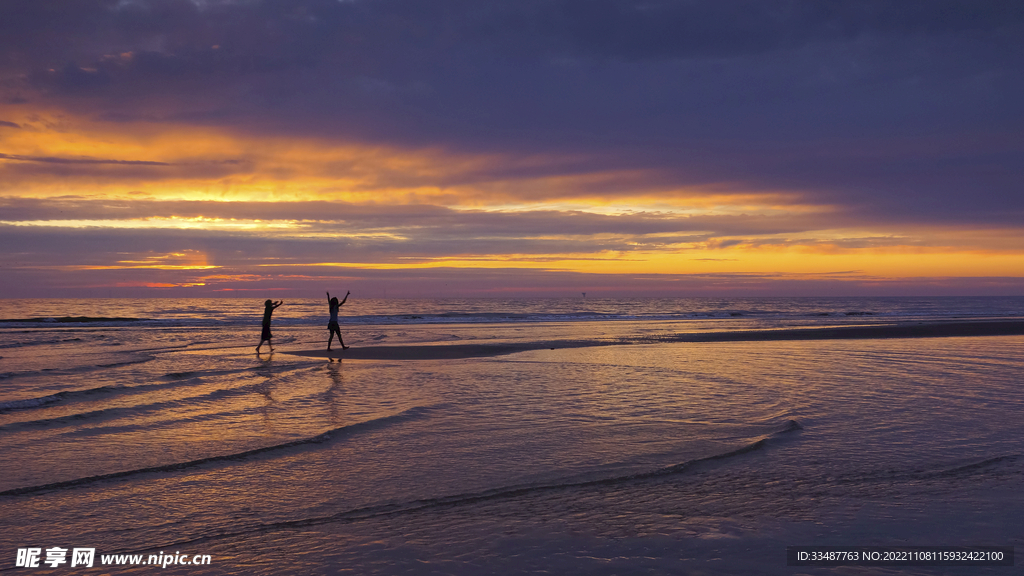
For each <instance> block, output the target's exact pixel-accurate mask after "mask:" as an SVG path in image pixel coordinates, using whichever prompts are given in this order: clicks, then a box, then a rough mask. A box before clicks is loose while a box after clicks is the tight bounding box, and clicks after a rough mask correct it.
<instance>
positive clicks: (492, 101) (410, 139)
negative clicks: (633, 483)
mask: <svg viewBox="0 0 1024 576" xmlns="http://www.w3.org/2000/svg"><path fill="white" fill-rule="evenodd" d="M0 56H2V57H0V71H2V73H3V75H4V77H3V78H0V91H2V92H3V94H0V96H4V97H5V98H7V99H8V100H10V99H11V98H14V97H19V98H20V97H21V95H24V96H25V97H26V98H27V99H28V100H30V101H37V100H38V101H42V102H48V103H58V104H59V105H61V106H64V107H66V108H67V109H68V110H71V111H74V112H78V113H86V114H89V115H91V116H92V117H94V118H97V119H105V120H118V121H124V122H129V121H134V120H145V121H148V122H165V123H175V122H187V123H198V124H208V125H214V126H226V127H231V128H233V129H235V130H242V131H251V132H252V133H254V134H262V133H276V134H285V135H288V134H291V135H296V136H317V137H326V138H338V139H339V140H343V141H349V142H351V141H355V142H366V143H373V144H386V145H394V146H409V147H421V146H429V147H434V148H439V149H445V150H451V151H456V152H462V153H468V152H477V151H482V152H496V153H507V154H512V155H515V154H539V155H543V154H563V155H571V154H574V155H577V156H578V157H579V158H581V160H579V161H578V162H577V164H576V166H575V167H574V168H570V167H568V166H562V168H564V169H566V170H567V172H564V173H568V174H572V175H580V174H587V173H588V172H595V171H598V170H601V169H619V170H630V169H638V170H646V171H650V172H652V173H656V174H658V176H657V177H658V178H659V179H660V180H661V181H660V182H659V184H664V185H668V186H671V185H676V186H687V185H712V184H714V185H728V186H732V187H734V188H736V189H745V190H752V191H758V190H787V191H794V192H799V193H801V194H803V195H804V196H806V197H807V198H809V201H810V202H812V203H813V202H817V203H824V204H833V205H839V206H843V207H844V210H843V212H844V213H847V214H853V213H856V214H859V215H861V216H862V217H863V218H864V219H866V220H873V219H879V218H881V219H888V218H894V217H895V216H894V215H896V214H899V215H901V216H904V217H908V218H915V219H920V220H925V221H933V222H947V221H971V222H975V223H981V222H996V221H1001V222H1004V223H1009V222H1012V221H1013V220H1014V219H1019V218H1020V217H1021V216H1024V194H1021V193H1020V191H1021V185H1022V182H1024V145H1022V143H1021V142H1022V141H1021V139H1020V138H1019V135H1020V134H1021V132H1022V130H1024V121H1022V120H1024V114H1022V113H1021V110H1020V106H1019V102H1020V99H1021V96H1022V95H1024V4H1022V3H1020V2H1017V1H990V2H967V1H953V0H915V1H901V2H889V1H862V2H838V1H822V0H805V1H797V0H786V1H783V0H776V1H772V0H763V1H762V0H757V1H754V0H750V1H731V2H729V1H714V2H712V1H706V2H699V1H676V2H657V1H655V2H637V1H610V0H561V1H557V0H556V1H551V0H543V1H542V0H532V1H531V0H521V1H490V2H487V1H472V2H471V1H468V0H466V1H462V0H442V1H433V2H422V1H419V0H380V1H371V0H355V1H348V2H338V1H336V0H322V1H320V0H316V1H314V0H309V1H290V0H289V1H285V0H280V1H253V2H216V1H210V2H190V1H186V0H167V1H160V2H156V1H145V0H138V1H120V0H117V1H115V0H88V1H86V0H80V1H73V2H66V3H64V2H62V3H60V4H59V7H58V4H55V3H50V2H38V1H32V0H16V1H12V2H5V3H3V4H2V6H0ZM499 170H500V169H497V170H496V171H495V172H498V171H499ZM496 176H497V174H490V175H488V174H483V175H479V179H480V180H482V181H486V180H487V179H488V178H489V177H490V178H493V177H496ZM396 178H397V176H396ZM467 179H468V176H467ZM456 183H457V181H456ZM437 184H438V185H442V186H443V185H451V184H452V182H450V181H440V182H437Z"/></svg>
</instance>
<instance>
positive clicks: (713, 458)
mask: <svg viewBox="0 0 1024 576" xmlns="http://www.w3.org/2000/svg"><path fill="white" fill-rule="evenodd" d="M802 429H803V426H801V425H800V423H799V422H797V421H796V420H787V421H785V422H783V423H781V425H779V426H777V429H776V430H774V431H772V432H769V433H768V434H765V435H763V436H761V437H760V438H758V439H756V440H753V441H752V442H750V443H748V444H744V445H742V446H740V447H738V448H735V449H733V450H728V451H725V452H721V453H719V454H712V455H710V456H705V457H703V458H696V459H693V460H688V461H686V462H682V463H679V464H675V465H671V466H666V467H663V468H658V469H655V470H650V471H647V472H641V473H636V474H627V475H621V476H612V477H607V478H599V479H593V480H584V481H565V482H556V483H552V484H535V485H526V486H510V487H504V488H495V489H491V490H484V491H481V492H472V493H465V494H457V495H452V496H441V497H437V498H424V499H419V500H411V501H406V502H395V503H388V504H378V505H371V506H366V507H362V508H356V509H351V510H345V511H342V512H337V513H335V514H330V515H326V516H316V517H311V518H301V519H297V520H284V521H279V522H270V523H265V524H258V525H255V526H251V527H248V528H245V529H242V530H233V531H229V532H220V533H216V534H206V535H203V536H198V537H195V538H191V539H188V540H182V541H179V542H173V543H171V544H169V545H166V546H172V547H173V546H183V545H186V544H194V543H197V542H205V541H210V540H215V539H218V538H230V537H236V536H244V535H248V534H260V533H265V532H269V531H273V530H288V529H296V528H305V527H309V526H318V525H323V524H332V523H346V522H359V521H363V520H371V519H374V518H379V517H386V516H395V515H401V514H410V513H416V512H420V511H423V510H430V509H434V508H448V507H456V506H465V505H472V504H477V503H481V502H487V501H492V500H502V499H510V498H520V497H524V496H532V495H537V494H543V493H546V492H556V491H563V490H573V489H586V488H592V487H602V486H613V485H617V484H628V483H635V482H643V481H648V480H651V479H656V478H662V477H667V476H671V475H676V474H682V473H686V472H690V471H693V470H696V469H699V468H700V467H701V466H702V465H707V464H709V463H712V462H717V461H721V460H727V459H730V458H735V457H738V456H742V455H744V454H748V453H750V452H754V451H757V450H760V449H762V448H764V447H765V446H766V444H767V443H768V442H770V441H771V440H772V439H773V438H776V437H780V436H783V435H786V434H789V433H792V432H796V431H798V430H802ZM4 494H6V493H0V496H2V495H4Z"/></svg>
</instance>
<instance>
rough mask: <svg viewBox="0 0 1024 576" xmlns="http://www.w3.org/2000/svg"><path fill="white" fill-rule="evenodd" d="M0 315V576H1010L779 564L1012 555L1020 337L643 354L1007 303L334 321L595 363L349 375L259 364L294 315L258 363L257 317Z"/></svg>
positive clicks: (421, 339)
mask: <svg viewBox="0 0 1024 576" xmlns="http://www.w3.org/2000/svg"><path fill="white" fill-rule="evenodd" d="M3 305H4V308H3V310H4V313H3V317H5V318H6V319H7V320H20V321H18V322H3V323H0V337H2V338H3V340H2V342H0V570H32V569H28V568H19V567H17V565H18V563H19V557H18V552H19V550H22V551H24V550H26V549H31V548H39V549H40V550H41V554H40V566H41V567H40V568H37V569H35V570H38V571H40V572H46V571H51V572H52V573H74V572H76V571H79V570H85V569H83V568H81V567H75V568H72V567H71V566H70V563H71V562H70V560H71V550H73V549H74V548H94V549H95V550H96V553H95V554H96V555H95V559H94V566H95V567H100V566H101V563H102V558H101V557H106V558H107V560H109V561H110V562H111V563H108V564H106V565H104V566H103V569H104V570H106V572H109V573H117V574H121V573H126V574H131V573H149V572H152V571H153V566H150V565H144V564H145V562H147V561H148V560H149V557H150V556H151V555H152V556H154V557H155V558H156V559H157V560H159V561H160V562H162V563H166V562H167V558H168V557H170V558H173V559H175V560H180V559H182V558H187V559H188V561H191V560H192V559H193V558H200V559H202V558H203V557H206V556H208V557H209V559H208V561H209V564H202V565H199V566H193V565H188V566H182V565H178V564H172V565H170V566H168V567H167V568H166V569H164V570H162V571H165V572H167V573H180V574H186V573H187V574H254V573H255V574H300V573H314V574H339V573H351V574H666V573H673V574H771V575H774V574H826V573H829V574H831V573H839V574H1012V573H1014V570H1015V569H1016V568H1014V567H988V568H978V567H969V568H963V567H914V566H906V567H899V566H897V567H871V568H866V567H856V566H847V567H841V568H814V567H790V566H786V547H787V546H798V545H803V546H806V545H831V546H868V545H878V546H895V545H919V546H951V545H990V546H1017V547H1018V550H1024V548H1021V544H1022V539H1024V528H1022V524H1021V521H1020V518H1021V517H1022V514H1024V476H1022V473H1024V440H1022V438H1024V391H1022V389H1021V382H1022V380H1024V378H1022V376H1024V337H1020V336H1000V337H970V338H919V339H878V340H817V341H804V342H789V341H773V340H771V339H770V338H766V339H765V340H763V341H750V342H722V343H699V344H698V343H682V342H677V343H665V342H660V341H659V340H658V338H659V337H662V336H665V335H671V334H678V333H685V332H704V331H728V330H765V331H766V332H770V331H771V330H773V329H776V328H785V327H790V326H802V327H807V326H818V325H828V326H835V325H848V324H864V323H885V322H906V321H935V320H953V319H977V318H1018V319H1019V318H1021V317H1024V298H1002V299H996V298H976V299H954V298H946V299H746V300H741V299H733V300H728V299H722V300H712V299H677V300H672V299H662V300H647V299H636V300H610V299H609V300H598V299H587V300H584V299H582V298H581V299H572V300H421V301H415V300H403V301H385V300H381V301H363V302H361V301H359V300H358V299H352V300H350V301H349V302H348V303H347V304H346V305H345V307H343V309H342V316H343V322H342V324H343V325H342V333H343V336H344V338H345V343H346V344H348V345H351V346H356V347H370V346H380V345H383V344H387V345H389V346H396V345H397V346H425V345H426V346H445V345H447V344H449V343H453V342H458V343H465V342H520V343H521V342H532V341H544V342H549V341H550V342H557V341H560V340H565V341H570V340H593V341H601V342H603V343H605V344H617V345H604V346H593V347H580V348H558V347H556V349H553V350H552V349H548V348H543V349H537V350H529V351H523V352H518V353H514V354H507V355H501V356H492V357H480V358H464V359H454V360H452V359H447V360H431V359H425V360H375V361H368V360H351V359H349V360H346V359H344V356H343V355H341V356H342V357H341V359H340V360H329V359H324V358H308V357H302V356H295V355H290V354H288V352H289V351H296V350H305V349H310V348H319V347H325V346H326V339H327V329H326V321H327V305H326V302H322V301H320V300H302V301H287V302H286V304H285V306H283V307H281V308H279V309H278V310H277V311H276V312H275V313H274V323H273V331H274V339H273V344H274V347H275V352H274V353H273V354H268V353H267V351H268V348H267V346H266V345H264V353H263V354H261V355H256V354H255V350H254V348H255V345H256V344H257V343H258V340H259V331H260V326H259V323H260V318H261V316H262V302H261V301H249V300H229V299H223V300H170V299H167V300H157V299H154V300H84V301H75V302H74V303H73V305H74V307H73V308H68V302H67V301H49V300H22V301H12V300H8V301H4V302H3ZM68 317H72V318H68ZM74 317H78V318H74ZM115 318H116V320H115ZM335 346H337V344H335ZM53 548H61V549H66V550H68V553H67V554H68V556H67V562H66V563H65V564H62V565H58V567H57V568H53V569H52V570H51V569H50V568H49V567H48V565H46V564H45V560H46V557H47V552H46V550H48V549H53ZM23 553H24V552H23ZM135 555H138V556H139V559H140V562H141V563H142V565H140V564H134V565H133V564H132V562H131V561H132V560H133V556H135ZM118 560H120V561H122V563H121V564H120V565H118V564H117V561H118ZM93 570H96V568H93Z"/></svg>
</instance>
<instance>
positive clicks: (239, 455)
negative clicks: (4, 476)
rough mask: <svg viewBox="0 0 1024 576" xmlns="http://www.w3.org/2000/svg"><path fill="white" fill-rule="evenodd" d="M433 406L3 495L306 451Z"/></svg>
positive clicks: (77, 485)
mask: <svg viewBox="0 0 1024 576" xmlns="http://www.w3.org/2000/svg"><path fill="white" fill-rule="evenodd" d="M432 408H434V407H431V406H415V407H413V408H409V409H406V410H403V411H401V412H398V413H395V414H391V415H388V416H382V417H380V418H375V419H372V420H366V421H363V422H357V423H355V424H348V425H346V426H341V427H339V428H334V429H331V430H328V431H326V432H323V433H321V434H318V435H316V436H312V437H309V438H300V439H298V440H292V441H290V442H284V443H281V444H274V445H272V446H264V447H261V448H254V449H252V450H245V451H243V452H236V453H233V454H223V455H219V456H209V457H207V458H200V459H198V460H190V461H188V462H176V463H174V464H165V465H161V466H150V467H147V468H137V469H135V470H124V471H121V472H111V473H109V474H99V475H96V476H87V477H84V478H75V479H73V480H64V481H61V482H52V483H50V484H40V485H37V486H25V487H22V488H12V489H10V490H4V491H3V492H0V496H20V495H24V494H34V493H37V492H47V491H51V490H63V489H70V488H78V487H81V486H86V485H89V484H93V483H96V482H103V481H108V480H121V479H125V478H130V477H134V476H139V475H143V474H153V473H161V472H178V471H181V470H187V469H190V468H196V467H199V466H203V465H206V464H218V463H230V462H239V461H245V460H249V459H251V458H253V457H255V456H260V455H264V454H269V453H273V452H279V451H284V450H287V449H289V448H303V447H309V446H312V445H316V444H324V443H328V442H330V441H332V440H336V439H337V438H338V435H339V434H342V435H346V436H347V435H349V434H354V433H359V432H365V431H368V430H375V429H379V428H381V427H383V426H389V425H393V424H396V423H401V422H405V421H408V420H412V419H415V418H419V417H422V416H423V415H425V414H426V413H427V412H428V411H429V410H431V409H432Z"/></svg>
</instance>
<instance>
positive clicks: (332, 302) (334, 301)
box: [327, 291, 351, 350]
mask: <svg viewBox="0 0 1024 576" xmlns="http://www.w3.org/2000/svg"><path fill="white" fill-rule="evenodd" d="M349 294H351V292H347V291H346V292H345V299H344V300H342V301H341V302H338V297H337V296H335V297H334V298H331V293H330V292H328V293H327V306H328V307H329V308H330V310H331V321H330V322H328V323H327V330H329V331H330V333H331V337H330V338H328V339H327V349H328V350H330V349H331V342H333V341H334V335H335V334H337V335H338V342H339V343H340V344H341V349H342V350H348V346H345V341H344V340H342V339H341V328H339V327H338V309H339V308H341V306H342V305H343V304H345V302H347V301H348V295H349Z"/></svg>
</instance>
